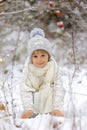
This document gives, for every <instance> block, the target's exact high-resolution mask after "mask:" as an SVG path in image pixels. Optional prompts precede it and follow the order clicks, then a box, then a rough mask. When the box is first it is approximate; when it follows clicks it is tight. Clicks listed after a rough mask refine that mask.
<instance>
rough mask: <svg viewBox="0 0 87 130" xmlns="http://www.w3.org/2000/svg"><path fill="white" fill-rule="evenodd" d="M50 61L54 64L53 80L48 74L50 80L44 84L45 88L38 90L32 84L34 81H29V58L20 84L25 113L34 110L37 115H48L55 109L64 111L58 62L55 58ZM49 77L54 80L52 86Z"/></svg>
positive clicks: (40, 77) (40, 78) (41, 78)
mask: <svg viewBox="0 0 87 130" xmlns="http://www.w3.org/2000/svg"><path fill="white" fill-rule="evenodd" d="M50 61H52V62H53V63H54V73H53V78H52V76H51V74H50V73H48V74H49V76H48V78H46V81H45V83H44V84H42V86H44V87H42V88H41V89H36V88H34V87H32V86H33V85H32V84H33V83H34V82H33V83H32V84H31V82H32V81H31V80H30V79H29V78H30V77H29V73H30V69H29V66H30V61H29V57H27V59H26V62H25V65H24V69H23V75H22V80H21V84H20V92H21V99H22V103H23V107H24V110H25V111H26V110H33V111H34V112H35V113H48V112H51V111H52V110H54V109H58V110H61V109H62V106H63V99H64V89H63V86H62V82H61V78H60V72H59V68H58V66H57V63H56V61H55V60H54V59H53V58H51V60H50ZM51 71H52V70H51ZM49 77H51V78H52V80H51V82H50V84H49V82H48V80H49V79H50V78H49ZM39 80H40V81H41V80H43V76H39ZM36 85H37V84H36Z"/></svg>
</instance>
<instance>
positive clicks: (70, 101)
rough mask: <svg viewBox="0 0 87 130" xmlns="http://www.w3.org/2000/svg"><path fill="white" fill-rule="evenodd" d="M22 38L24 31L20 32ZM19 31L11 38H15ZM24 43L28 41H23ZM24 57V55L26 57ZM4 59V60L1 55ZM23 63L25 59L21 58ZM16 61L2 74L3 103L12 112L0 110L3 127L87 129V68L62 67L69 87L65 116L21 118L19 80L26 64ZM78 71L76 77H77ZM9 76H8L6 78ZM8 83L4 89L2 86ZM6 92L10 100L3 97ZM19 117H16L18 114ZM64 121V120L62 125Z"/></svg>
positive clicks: (5, 129) (0, 128) (6, 129)
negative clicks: (6, 72)
mask: <svg viewBox="0 0 87 130" xmlns="http://www.w3.org/2000/svg"><path fill="white" fill-rule="evenodd" d="M20 34H21V35H20V39H21V41H22V37H24V33H22V32H21V33H20ZM15 35H16V32H14V33H13V34H11V35H10V36H9V37H8V39H7V40H10V37H12V38H13V39H15V40H16V38H17V37H15V38H14V36H15ZM23 42H24V41H23ZM22 58H23V59H24V57H22ZM0 60H1V61H2V59H1V58H0ZM21 62H22V60H21ZM21 62H20V63H19V62H17V61H16V63H15V64H14V66H12V65H11V64H9V66H8V67H7V68H8V71H9V73H8V74H7V75H6V76H5V75H4V76H0V78H1V79H0V89H1V91H0V102H4V104H5V103H6V101H7V102H8V103H7V106H8V109H9V110H8V111H0V130H10V129H11V130H72V129H73V130H86V125H87V68H79V69H78V70H76V71H75V74H74V70H75V68H73V67H71V68H69V67H65V66H63V67H62V68H61V70H62V74H61V78H62V82H63V87H64V90H65V98H64V107H63V112H64V113H65V117H64V118H63V117H55V116H51V115H50V114H43V115H40V114H39V115H37V116H36V117H35V118H30V119H21V118H20V115H21V113H22V111H23V107H22V102H21V98H20V90H19V82H20V79H21V71H20V70H22V67H23V63H21ZM73 74H74V77H73ZM4 78H5V79H4ZM3 85H4V88H3V87H2V86H3ZM3 91H4V94H5V96H6V97H5V98H6V100H4V99H3V98H2V97H3V96H4V94H3ZM13 115H14V116H15V117H14V116H13ZM60 122H62V123H61V124H60Z"/></svg>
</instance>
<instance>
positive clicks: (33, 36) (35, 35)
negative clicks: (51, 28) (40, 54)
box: [28, 28, 51, 56]
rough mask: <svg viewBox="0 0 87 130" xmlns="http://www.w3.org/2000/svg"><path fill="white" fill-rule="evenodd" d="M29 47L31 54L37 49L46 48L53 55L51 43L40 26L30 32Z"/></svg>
mask: <svg viewBox="0 0 87 130" xmlns="http://www.w3.org/2000/svg"><path fill="white" fill-rule="evenodd" d="M28 47H29V56H31V55H32V53H33V52H34V51H35V50H45V51H46V52H48V53H49V55H50V56H51V43H50V42H49V40H48V39H47V38H45V34H44V31H43V30H42V29H40V28H34V29H33V30H32V31H31V32H30V40H29V42H28Z"/></svg>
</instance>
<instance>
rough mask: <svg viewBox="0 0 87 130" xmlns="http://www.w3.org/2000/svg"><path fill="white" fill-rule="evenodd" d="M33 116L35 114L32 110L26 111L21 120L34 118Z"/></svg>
mask: <svg viewBox="0 0 87 130" xmlns="http://www.w3.org/2000/svg"><path fill="white" fill-rule="evenodd" d="M32 114H33V111H32V110H28V111H26V112H24V113H23V114H22V116H21V118H23V119H25V118H29V117H31V116H32Z"/></svg>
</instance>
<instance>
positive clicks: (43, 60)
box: [32, 50, 49, 68]
mask: <svg viewBox="0 0 87 130" xmlns="http://www.w3.org/2000/svg"><path fill="white" fill-rule="evenodd" d="M48 60H49V54H48V53H47V52H46V51H44V50H36V51H34V53H33V54H32V63H33V64H34V65H35V66H37V67H39V68H43V67H44V66H45V65H46V64H47V62H48Z"/></svg>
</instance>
